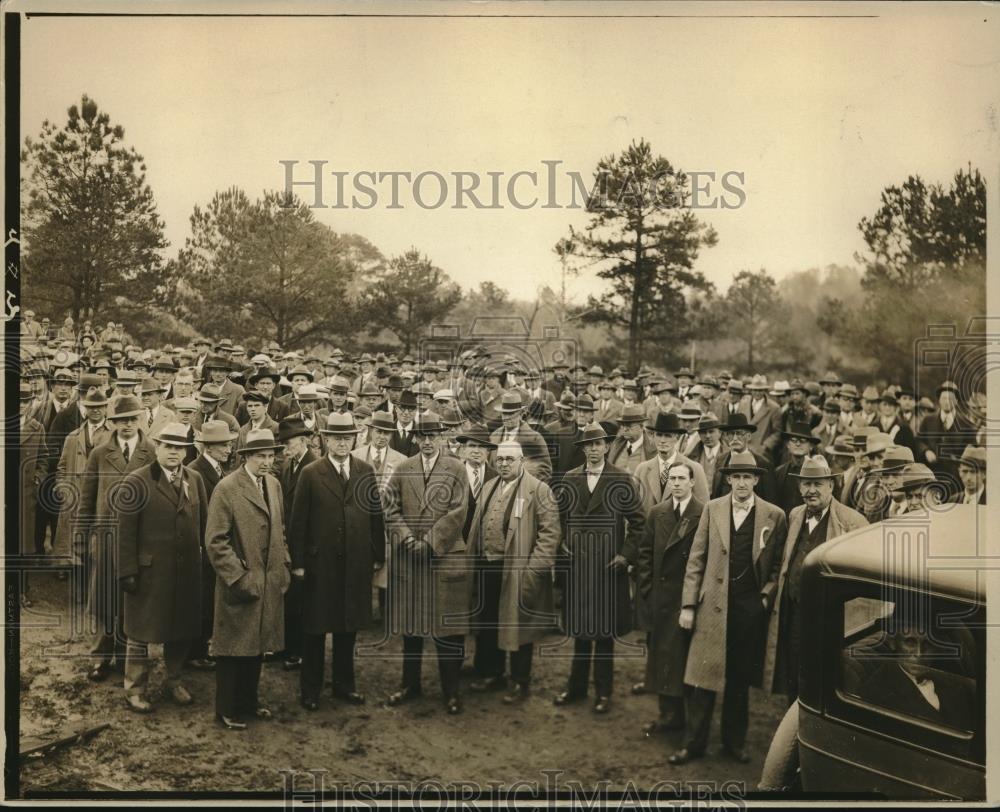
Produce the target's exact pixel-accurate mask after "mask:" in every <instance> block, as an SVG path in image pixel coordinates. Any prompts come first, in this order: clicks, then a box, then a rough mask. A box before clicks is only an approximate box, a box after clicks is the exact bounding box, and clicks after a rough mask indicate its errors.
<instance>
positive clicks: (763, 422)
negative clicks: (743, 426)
mask: <svg viewBox="0 0 1000 812" xmlns="http://www.w3.org/2000/svg"><path fill="white" fill-rule="evenodd" d="M747 389H748V390H749V392H750V397H749V399H747V401H746V402H744V403H743V404H742V406H741V408H740V413H741V414H742V415H744V416H745V417H746V419H747V425H748V426H750V427H751V429H752V431H753V434H752V435H751V437H750V443H749V446H750V450H751V451H753V452H754V454H758V455H760V456H762V457H764V458H765V459H767V460H769V461H771V462H772V465H773V464H774V462H775V460H774V454H775V448H776V447H777V445H778V441H779V440H780V434H779V432H780V431H781V407H780V406H778V404H777V403H775V402H774V401H773V400H771V399H770V398H768V397H767V378H765V377H764V376H763V375H754V376H753V378H751V379H750V383H749V384H747Z"/></svg>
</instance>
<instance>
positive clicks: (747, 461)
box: [719, 451, 765, 476]
mask: <svg viewBox="0 0 1000 812" xmlns="http://www.w3.org/2000/svg"><path fill="white" fill-rule="evenodd" d="M719 471H720V472H721V473H723V474H739V473H749V474H757V476H762V475H763V474H764V473H765V471H764V469H763V468H761V467H760V466H759V465H757V458H756V457H755V456H754V455H753V452H751V451H737V452H736V453H735V454H730V455H729V462H728V463H727V464H726V465H724V466H722V468H720V469H719Z"/></svg>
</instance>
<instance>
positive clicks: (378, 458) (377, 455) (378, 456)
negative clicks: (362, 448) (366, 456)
mask: <svg viewBox="0 0 1000 812" xmlns="http://www.w3.org/2000/svg"><path fill="white" fill-rule="evenodd" d="M372 462H374V463H375V470H376V471H381V470H382V452H381V451H379V450H378V449H377V448H376V449H375V451H374V456H373V457H372Z"/></svg>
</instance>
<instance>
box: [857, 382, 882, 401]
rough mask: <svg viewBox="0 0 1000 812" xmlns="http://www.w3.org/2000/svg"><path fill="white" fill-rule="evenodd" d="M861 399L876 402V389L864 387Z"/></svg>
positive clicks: (877, 396) (877, 395) (877, 394)
mask: <svg viewBox="0 0 1000 812" xmlns="http://www.w3.org/2000/svg"><path fill="white" fill-rule="evenodd" d="M861 399H862V400H878V399H879V393H878V389H876V388H875V387H874V386H870V385H869V386H866V387H865V391H864V392H862V393H861Z"/></svg>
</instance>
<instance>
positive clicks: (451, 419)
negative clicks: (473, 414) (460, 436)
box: [441, 406, 465, 426]
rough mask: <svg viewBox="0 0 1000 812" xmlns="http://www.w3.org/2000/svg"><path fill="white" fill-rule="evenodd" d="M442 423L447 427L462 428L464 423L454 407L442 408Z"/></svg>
mask: <svg viewBox="0 0 1000 812" xmlns="http://www.w3.org/2000/svg"><path fill="white" fill-rule="evenodd" d="M441 422H442V423H443V424H444V425H445V426H461V425H462V423H463V422H465V421H464V419H463V417H462V415H460V414H459V413H458V409H456V408H454V407H452V406H442V407H441Z"/></svg>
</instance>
